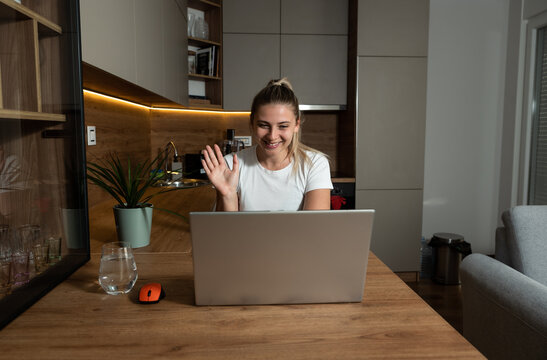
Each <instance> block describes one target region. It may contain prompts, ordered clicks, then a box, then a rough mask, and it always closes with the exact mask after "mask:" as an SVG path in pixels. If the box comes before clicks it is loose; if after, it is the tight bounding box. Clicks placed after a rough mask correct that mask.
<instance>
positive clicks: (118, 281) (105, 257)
mask: <svg viewBox="0 0 547 360" xmlns="http://www.w3.org/2000/svg"><path fill="white" fill-rule="evenodd" d="M137 277H138V274H137V265H136V264H135V257H134V256H133V251H132V250H131V246H130V245H129V244H128V243H126V242H112V243H107V244H104V245H103V247H102V253H101V264H100V267H99V284H101V287H102V288H103V290H104V291H105V292H106V293H107V294H109V295H118V294H125V293H128V292H129V291H131V289H132V288H133V286H134V285H135V282H136V281H137Z"/></svg>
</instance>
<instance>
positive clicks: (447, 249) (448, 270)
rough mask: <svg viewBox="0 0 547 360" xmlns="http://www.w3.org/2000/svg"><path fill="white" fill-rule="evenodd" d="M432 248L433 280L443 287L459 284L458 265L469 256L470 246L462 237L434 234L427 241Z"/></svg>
mask: <svg viewBox="0 0 547 360" xmlns="http://www.w3.org/2000/svg"><path fill="white" fill-rule="evenodd" d="M429 245H430V246H431V247H432V248H433V259H434V260H433V261H434V267H433V268H434V271H433V280H434V281H435V282H438V283H441V284H445V285H459V284H460V263H461V261H462V259H463V258H464V257H465V256H467V255H469V254H471V244H469V243H468V242H465V241H464V238H463V236H462V235H458V234H452V233H435V234H433V237H432V238H431V240H430V241H429Z"/></svg>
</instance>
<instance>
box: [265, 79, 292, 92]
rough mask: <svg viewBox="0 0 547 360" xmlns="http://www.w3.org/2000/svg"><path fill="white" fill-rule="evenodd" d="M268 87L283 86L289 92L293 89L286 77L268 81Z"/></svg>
mask: <svg viewBox="0 0 547 360" xmlns="http://www.w3.org/2000/svg"><path fill="white" fill-rule="evenodd" d="M268 86H285V87H287V88H289V89H291V90H292V89H293V88H292V85H291V83H290V82H289V80H287V78H286V77H284V78H281V79H277V80H270V82H269V83H268Z"/></svg>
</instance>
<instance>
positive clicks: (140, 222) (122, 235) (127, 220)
mask: <svg viewBox="0 0 547 360" xmlns="http://www.w3.org/2000/svg"><path fill="white" fill-rule="evenodd" d="M145 205H146V206H145V207H142V208H134V209H126V208H122V207H119V206H118V205H116V206H114V219H115V220H116V232H117V233H118V240H119V241H124V242H128V243H129V244H131V247H132V248H139V247H143V246H148V245H150V231H151V230H152V210H153V209H154V208H153V205H152V204H145Z"/></svg>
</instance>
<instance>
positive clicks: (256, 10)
mask: <svg viewBox="0 0 547 360" xmlns="http://www.w3.org/2000/svg"><path fill="white" fill-rule="evenodd" d="M279 1H280V0H228V1H223V3H222V27H223V32H225V33H241V34H279V26H280V25H279V11H280V4H279Z"/></svg>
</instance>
